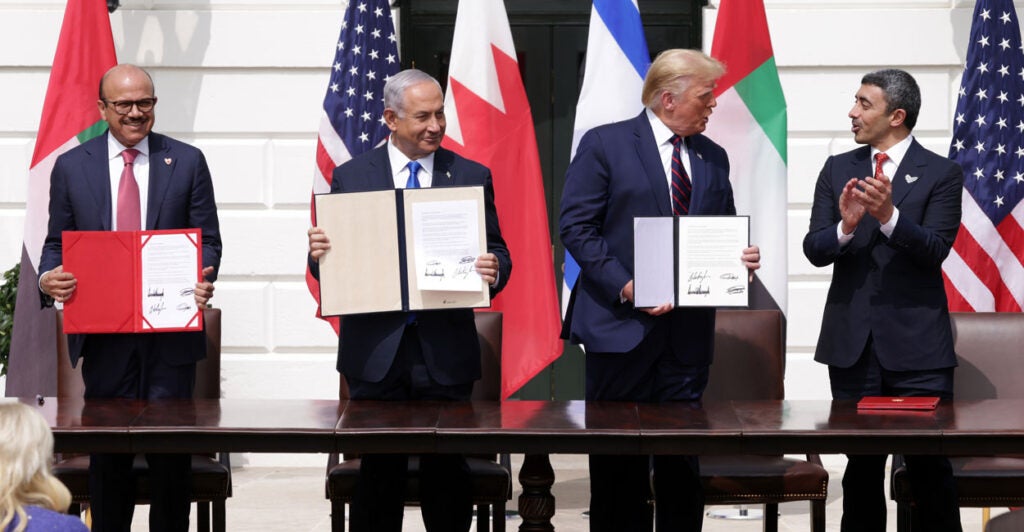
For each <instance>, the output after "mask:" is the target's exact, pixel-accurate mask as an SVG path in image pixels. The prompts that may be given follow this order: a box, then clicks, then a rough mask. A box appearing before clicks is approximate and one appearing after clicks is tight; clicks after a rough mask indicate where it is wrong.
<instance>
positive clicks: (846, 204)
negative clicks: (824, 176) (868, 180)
mask: <svg viewBox="0 0 1024 532" xmlns="http://www.w3.org/2000/svg"><path fill="white" fill-rule="evenodd" d="M859 182H860V180H859V179H857V178H852V179H850V180H849V181H847V182H846V186H845V187H843V193H842V194H840V195H839V214H840V215H841V216H842V217H843V222H842V224H843V227H842V231H843V234H844V235H848V234H850V233H852V232H853V231H854V230H855V229H857V224H859V223H860V220H861V218H863V217H864V213H865V212H866V210H867V209H865V208H864V204H863V203H861V202H860V201H857V198H856V196H855V195H854V192H856V190H857V185H858V183H859Z"/></svg>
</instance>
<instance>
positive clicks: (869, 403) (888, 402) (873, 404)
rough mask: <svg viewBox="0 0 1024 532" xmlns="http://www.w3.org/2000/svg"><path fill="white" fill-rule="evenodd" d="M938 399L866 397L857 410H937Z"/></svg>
mask: <svg viewBox="0 0 1024 532" xmlns="http://www.w3.org/2000/svg"><path fill="white" fill-rule="evenodd" d="M938 405H939V398H938V397H864V398H861V400H860V401H858V402H857V410H935V407H936V406H938Z"/></svg>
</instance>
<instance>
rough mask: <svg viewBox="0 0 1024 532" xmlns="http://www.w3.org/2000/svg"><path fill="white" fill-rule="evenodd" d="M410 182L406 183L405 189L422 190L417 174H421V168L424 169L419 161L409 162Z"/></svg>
mask: <svg viewBox="0 0 1024 532" xmlns="http://www.w3.org/2000/svg"><path fill="white" fill-rule="evenodd" d="M408 166H409V180H408V181H406V182H405V188H420V180H419V178H417V177H416V174H418V173H419V172H420V168H422V167H423V165H421V164H420V163H419V161H409V164H408Z"/></svg>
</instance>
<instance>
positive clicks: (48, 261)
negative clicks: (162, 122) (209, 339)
mask: <svg viewBox="0 0 1024 532" xmlns="http://www.w3.org/2000/svg"><path fill="white" fill-rule="evenodd" d="M107 135H109V133H107V134H103V135H100V136H98V137H96V138H94V139H92V140H90V141H88V142H86V143H85V144H82V145H81V146H78V147H77V148H74V149H72V150H70V151H68V152H67V153H65V154H63V155H61V156H60V157H58V158H57V161H56V163H55V164H54V166H53V172H52V173H51V174H50V223H49V229H48V232H47V235H46V241H45V242H44V243H43V255H42V258H41V259H40V264H39V271H40V272H43V273H45V272H48V271H50V270H52V269H53V268H56V267H57V266H59V265H60V264H61V263H62V262H63V261H62V259H61V232H62V231H109V230H110V227H111V205H110V169H109V168H110V165H109V157H108V156H107ZM149 153H150V155H149V193H148V198H147V203H146V209H147V211H146V223H145V228H146V229H147V230H155V229H188V228H193V227H198V228H199V229H201V230H202V233H203V267H206V266H213V267H214V273H213V276H212V277H211V278H209V280H210V281H214V280H216V278H217V269H218V268H219V267H220V254H221V241H220V223H219V221H218V218H217V205H216V202H215V201H214V196H213V181H212V180H211V179H210V170H209V168H207V166H206V158H205V157H203V153H202V152H201V151H199V149H198V148H195V147H194V146H190V145H188V144H185V143H183V142H179V141H177V140H174V139H172V138H170V137H165V136H164V135H160V134H157V133H150V134H149ZM167 161H169V162H167ZM71 273H74V272H71ZM41 295H42V298H43V303H44V305H45V304H52V300H50V298H49V297H48V296H46V295H45V294H41ZM48 300H49V301H48ZM153 334H157V335H159V336H160V339H159V341H156V342H154V345H155V346H156V347H155V349H157V351H158V353H157V354H158V355H160V356H162V357H163V359H164V360H166V361H168V362H170V363H171V364H185V363H190V362H195V361H197V360H200V359H202V358H204V357H205V356H206V340H205V337H204V336H203V333H202V332H187V333H153ZM113 336H118V335H107V334H90V335H82V334H72V335H68V351H69V354H70V355H71V363H72V364H76V363H77V362H78V358H79V357H80V356H88V355H89V353H92V352H101V351H102V350H104V348H105V347H106V346H109V345H111V343H110V341H111V340H112V338H111V337H113Z"/></svg>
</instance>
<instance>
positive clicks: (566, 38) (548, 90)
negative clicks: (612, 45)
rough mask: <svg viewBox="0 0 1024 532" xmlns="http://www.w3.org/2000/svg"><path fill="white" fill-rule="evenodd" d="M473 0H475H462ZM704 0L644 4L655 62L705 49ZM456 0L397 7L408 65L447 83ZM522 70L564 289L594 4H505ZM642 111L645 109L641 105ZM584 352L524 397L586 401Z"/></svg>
mask: <svg viewBox="0 0 1024 532" xmlns="http://www.w3.org/2000/svg"><path fill="white" fill-rule="evenodd" d="M463 1H465V2H473V1H478V0H463ZM705 3H706V0H672V1H668V0H660V1H655V0H647V1H645V0H639V6H640V13H641V16H642V18H643V22H644V31H645V33H646V36H647V48H648V50H649V51H650V53H651V55H652V57H653V56H654V55H657V53H658V52H660V51H661V50H665V49H668V48H700V45H701V7H702V6H703V5H704V4H705ZM457 8H458V1H457V0H403V1H401V2H400V5H399V12H400V20H399V23H400V34H401V36H402V38H401V55H402V66H403V68H408V67H416V68H419V69H420V70H423V71H425V72H428V73H430V74H432V75H434V76H435V77H437V78H438V79H439V80H440V81H441V85H442V86H445V87H446V86H447V82H448V64H449V59H450V57H451V47H452V34H453V32H454V29H455V13H456V10H457ZM505 8H506V11H507V12H508V16H509V23H510V25H511V27H512V39H513V40H514V41H515V45H516V54H517V58H518V60H519V70H520V73H521V74H522V77H523V84H524V85H525V87H526V94H527V97H528V99H529V101H530V108H531V110H532V112H533V121H534V129H535V131H536V135H537V148H538V150H539V152H540V162H541V169H542V171H543V173H544V193H545V199H546V202H547V210H548V220H549V230H550V233H551V242H552V245H553V251H554V254H553V256H554V261H555V263H554V264H552V265H551V267H552V268H553V269H554V271H555V276H556V280H557V284H558V287H559V291H561V286H562V260H563V256H564V253H565V250H564V248H563V247H562V243H561V241H560V240H559V238H558V204H559V202H560V201H561V196H562V185H563V184H564V181H565V170H566V168H567V167H568V166H569V150H570V147H571V143H572V129H573V121H574V119H575V115H576V100H577V98H578V96H579V92H580V87H581V85H582V83H583V72H584V69H585V67H586V65H585V64H584V63H585V58H586V48H587V33H588V31H589V24H590V8H591V2H590V0H505ZM636 108H637V112H638V113H639V112H640V109H641V104H640V102H636ZM583 392H584V370H583V353H582V352H581V350H580V349H579V348H578V347H577V346H574V345H570V344H568V343H566V345H565V350H564V354H563V355H562V357H561V358H560V359H559V360H558V361H556V362H555V363H554V364H552V365H551V366H549V367H548V368H547V369H546V370H544V371H543V372H541V373H540V374H539V375H538V376H537V377H536V378H534V379H533V380H532V381H530V382H529V383H528V384H527V385H526V386H524V387H523V388H522V389H521V390H520V392H519V393H518V394H516V397H517V398H520V399H549V398H551V399H559V400H563V399H582V398H583Z"/></svg>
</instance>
